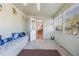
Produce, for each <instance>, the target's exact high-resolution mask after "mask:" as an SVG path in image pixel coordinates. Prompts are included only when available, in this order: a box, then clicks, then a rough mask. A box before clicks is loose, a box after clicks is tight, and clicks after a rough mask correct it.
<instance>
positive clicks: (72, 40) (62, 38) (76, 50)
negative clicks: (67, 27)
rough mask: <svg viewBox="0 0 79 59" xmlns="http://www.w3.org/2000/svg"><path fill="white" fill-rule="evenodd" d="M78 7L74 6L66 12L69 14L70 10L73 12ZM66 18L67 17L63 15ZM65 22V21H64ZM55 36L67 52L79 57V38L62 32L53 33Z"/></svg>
mask: <svg viewBox="0 0 79 59" xmlns="http://www.w3.org/2000/svg"><path fill="white" fill-rule="evenodd" d="M76 6H79V4H78V5H73V6H72V7H71V8H69V9H68V10H66V11H65V12H68V11H69V10H72V9H73V8H75V7H76ZM63 17H64V18H65V15H63ZM63 20H64V19H63ZM53 35H55V40H56V41H57V42H59V43H60V45H62V46H63V47H64V48H65V49H66V50H67V51H69V52H70V53H71V54H72V55H75V56H79V36H75V35H72V34H71V35H69V34H66V33H62V32H57V31H55V33H53Z"/></svg>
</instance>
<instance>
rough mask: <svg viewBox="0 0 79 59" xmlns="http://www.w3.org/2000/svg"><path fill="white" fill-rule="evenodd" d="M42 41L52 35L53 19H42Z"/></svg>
mask: <svg viewBox="0 0 79 59" xmlns="http://www.w3.org/2000/svg"><path fill="white" fill-rule="evenodd" d="M43 29H44V30H43V33H44V34H43V36H44V39H50V36H51V34H52V33H53V19H44V28H43Z"/></svg>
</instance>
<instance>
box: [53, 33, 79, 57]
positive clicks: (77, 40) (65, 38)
mask: <svg viewBox="0 0 79 59" xmlns="http://www.w3.org/2000/svg"><path fill="white" fill-rule="evenodd" d="M54 35H55V40H56V41H57V42H59V43H60V45H62V46H63V47H64V48H65V49H66V50H68V51H69V52H70V53H71V54H72V55H75V56H79V36H74V35H68V34H63V33H60V32H55V33H54Z"/></svg>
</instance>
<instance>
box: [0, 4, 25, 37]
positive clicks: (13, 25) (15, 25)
mask: <svg viewBox="0 0 79 59" xmlns="http://www.w3.org/2000/svg"><path fill="white" fill-rule="evenodd" d="M2 6H3V9H2V11H0V35H2V38H6V37H8V36H10V35H11V33H13V32H22V31H25V32H26V20H25V19H23V15H24V14H23V13H22V12H21V11H20V10H19V9H18V8H16V7H15V6H14V5H13V4H2ZM12 7H14V8H15V9H16V11H17V15H14V14H12V9H11V8H12ZM24 16H25V15H24Z"/></svg>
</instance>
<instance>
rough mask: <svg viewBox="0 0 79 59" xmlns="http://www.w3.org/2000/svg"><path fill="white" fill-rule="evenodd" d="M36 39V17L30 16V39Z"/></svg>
mask: <svg viewBox="0 0 79 59" xmlns="http://www.w3.org/2000/svg"><path fill="white" fill-rule="evenodd" d="M33 40H36V19H34V18H32V17H31V18H30V41H33Z"/></svg>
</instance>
